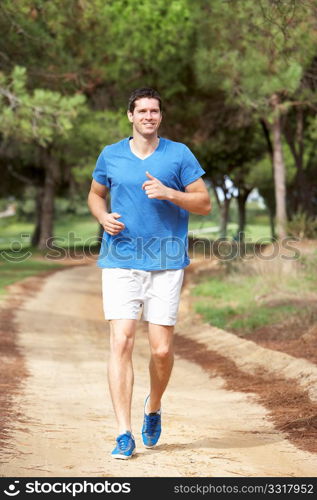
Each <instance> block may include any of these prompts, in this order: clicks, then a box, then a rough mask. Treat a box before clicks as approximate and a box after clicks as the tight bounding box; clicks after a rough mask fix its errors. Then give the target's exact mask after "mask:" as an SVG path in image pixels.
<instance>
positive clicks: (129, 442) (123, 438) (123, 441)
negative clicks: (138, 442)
mask: <svg viewBox="0 0 317 500" xmlns="http://www.w3.org/2000/svg"><path fill="white" fill-rule="evenodd" d="M116 441H117V446H116V447H115V449H114V450H113V451H112V453H111V456H112V457H113V458H121V459H122V460H127V459H128V458H131V457H132V455H134V454H135V441H134V437H133V436H132V434H131V432H130V431H127V432H125V433H124V434H120V436H118V437H117V439H116Z"/></svg>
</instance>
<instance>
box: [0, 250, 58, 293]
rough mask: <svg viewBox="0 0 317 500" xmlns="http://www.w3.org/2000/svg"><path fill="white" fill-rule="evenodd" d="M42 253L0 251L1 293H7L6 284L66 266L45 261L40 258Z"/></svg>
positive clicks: (34, 251)
mask: <svg viewBox="0 0 317 500" xmlns="http://www.w3.org/2000/svg"><path fill="white" fill-rule="evenodd" d="M39 256H40V253H39V252H38V251H36V250H32V251H31V250H30V249H29V250H27V251H26V250H23V251H20V252H14V253H12V252H7V251H2V252H1V253H0V257H1V258H0V295H1V296H4V295H5V294H6V293H7V290H6V288H5V287H6V286H8V285H12V284H13V283H15V282H17V281H20V280H22V279H24V278H27V277H29V276H34V275H37V274H40V273H43V272H45V271H51V270H53V269H62V268H65V266H64V265H62V264H58V263H52V262H45V261H42V260H37V259H39Z"/></svg>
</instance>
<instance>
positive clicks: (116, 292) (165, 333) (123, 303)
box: [88, 88, 211, 459]
mask: <svg viewBox="0 0 317 500" xmlns="http://www.w3.org/2000/svg"><path fill="white" fill-rule="evenodd" d="M128 119H129V121H130V122H131V123H132V136H131V137H128V138H125V139H123V140H121V141H119V142H117V143H115V144H111V145H109V146H106V147H105V148H104V149H103V150H102V152H101V153H100V155H99V157H98V160H97V163H96V167H95V169H94V172H93V174H92V177H93V180H92V183H91V189H90V192H89V195H88V206H89V208H90V211H91V213H92V214H93V215H94V217H96V219H97V220H98V221H99V223H100V224H101V225H102V226H103V228H104V234H103V239H102V245H101V250H100V255H99V258H98V266H99V267H100V268H102V294H103V307H104V314H105V319H107V320H109V321H110V357H109V363H108V381H109V389H110V394H111V399H112V403H113V408H114V412H115V415H116V420H117V424H118V437H117V439H116V447H115V448H114V450H113V451H112V456H113V457H114V458H121V459H127V458H131V457H132V455H133V454H134V453H135V439H134V436H133V434H132V428H131V400H132V389H133V365H132V351H133V344H134V337H135V331H136V325H137V320H138V319H143V320H144V321H147V322H148V337H149V344H150V351H151V357H150V364H149V372H150V388H149V393H148V395H147V397H146V399H145V404H144V422H143V428H142V439H143V444H144V446H145V447H147V448H152V447H153V446H155V445H156V443H157V442H158V439H159V437H160V434H161V398H162V395H163V393H164V391H165V389H166V387H167V384H168V381H169V378H170V375H171V371H172V367H173V361H174V354H173V330H174V325H175V323H176V319H177V312H178V306H179V299H180V290H181V286H182V281H183V274H184V267H186V266H187V265H188V264H189V258H188V254H187V232H188V216H189V212H192V213H195V214H200V215H208V214H209V212H210V210H211V204H210V198H209V195H208V191H207V189H206V186H205V183H204V181H203V180H202V179H201V176H202V175H203V174H204V173H205V172H204V170H203V169H202V168H201V166H200V165H199V163H198V161H197V159H196V158H195V156H194V155H193V153H192V152H191V151H190V150H189V149H188V147H187V146H186V145H185V144H182V143H179V142H174V141H171V140H169V139H164V138H163V137H160V136H159V135H158V129H159V126H160V123H161V120H162V106H161V97H160V95H159V93H158V92H157V91H155V90H154V89H151V88H141V89H137V90H135V91H134V92H133V93H132V95H131V96H130V99H129V105H128ZM108 193H110V195H111V210H110V212H107V204H106V198H107V195H108Z"/></svg>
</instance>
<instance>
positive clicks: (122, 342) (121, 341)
mask: <svg viewBox="0 0 317 500" xmlns="http://www.w3.org/2000/svg"><path fill="white" fill-rule="evenodd" d="M133 344H134V330H133V329H132V328H127V327H126V328H125V327H121V328H120V327H118V326H115V325H112V328H111V332H110V350H111V352H113V353H115V354H117V355H119V356H123V355H126V354H129V355H130V354H131V353H132V349H133Z"/></svg>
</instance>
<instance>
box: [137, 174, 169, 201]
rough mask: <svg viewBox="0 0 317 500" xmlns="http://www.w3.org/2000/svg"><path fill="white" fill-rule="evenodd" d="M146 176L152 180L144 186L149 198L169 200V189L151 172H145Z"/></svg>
mask: <svg viewBox="0 0 317 500" xmlns="http://www.w3.org/2000/svg"><path fill="white" fill-rule="evenodd" d="M145 174H146V176H147V177H148V178H149V179H150V180H149V181H145V182H143V184H142V189H144V190H145V194H146V195H147V197H148V198H156V199H157V200H167V199H168V191H169V188H168V187H167V186H165V185H164V184H163V183H162V182H161V181H159V180H158V179H156V177H153V175H151V174H150V173H149V172H145Z"/></svg>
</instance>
